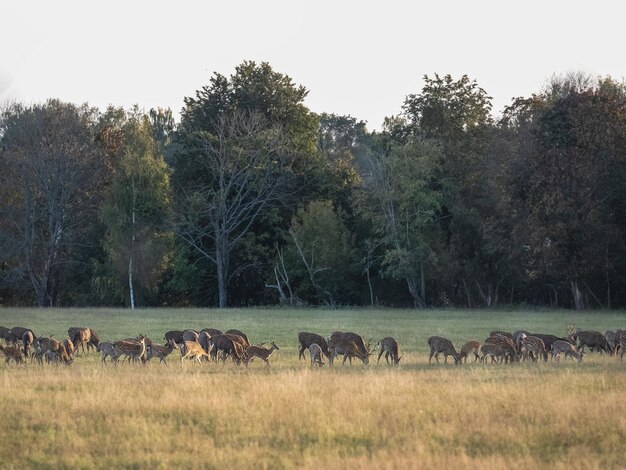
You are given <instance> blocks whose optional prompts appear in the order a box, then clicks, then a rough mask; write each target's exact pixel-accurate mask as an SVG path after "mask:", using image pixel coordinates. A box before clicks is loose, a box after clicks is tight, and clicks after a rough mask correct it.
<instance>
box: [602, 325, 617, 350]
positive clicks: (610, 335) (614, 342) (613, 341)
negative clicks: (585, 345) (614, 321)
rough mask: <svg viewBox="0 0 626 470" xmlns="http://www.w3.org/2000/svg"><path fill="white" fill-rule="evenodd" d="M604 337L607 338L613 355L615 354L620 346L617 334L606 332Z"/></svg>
mask: <svg viewBox="0 0 626 470" xmlns="http://www.w3.org/2000/svg"><path fill="white" fill-rule="evenodd" d="M604 337H605V338H606V342H607V343H608V344H609V348H610V349H611V354H615V353H616V350H617V347H618V346H619V341H617V333H616V332H615V331H612V330H606V331H605V332H604Z"/></svg>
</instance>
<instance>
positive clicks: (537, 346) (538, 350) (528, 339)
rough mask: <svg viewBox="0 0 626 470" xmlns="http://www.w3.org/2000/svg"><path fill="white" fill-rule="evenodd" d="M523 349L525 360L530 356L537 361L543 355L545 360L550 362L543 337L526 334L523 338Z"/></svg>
mask: <svg viewBox="0 0 626 470" xmlns="http://www.w3.org/2000/svg"><path fill="white" fill-rule="evenodd" d="M521 351H522V354H523V356H522V357H523V358H524V360H526V359H528V358H529V357H530V358H531V359H532V360H533V362H536V361H537V359H538V358H539V357H543V362H548V352H547V351H546V345H545V344H544V342H543V340H542V339H541V338H537V337H536V336H525V337H524V338H523V339H522V349H521Z"/></svg>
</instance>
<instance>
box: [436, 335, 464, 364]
mask: <svg viewBox="0 0 626 470" xmlns="http://www.w3.org/2000/svg"><path fill="white" fill-rule="evenodd" d="M428 346H430V355H429V356H428V363H429V364H430V361H431V360H432V358H433V354H434V355H435V360H436V361H437V363H439V353H443V355H444V357H445V361H444V362H445V363H446V364H447V363H448V356H452V357H453V358H454V363H455V364H460V363H461V356H460V355H459V353H458V352H456V349H454V346H453V345H452V342H451V341H450V340H449V339H447V338H443V337H441V336H431V337H430V338H428Z"/></svg>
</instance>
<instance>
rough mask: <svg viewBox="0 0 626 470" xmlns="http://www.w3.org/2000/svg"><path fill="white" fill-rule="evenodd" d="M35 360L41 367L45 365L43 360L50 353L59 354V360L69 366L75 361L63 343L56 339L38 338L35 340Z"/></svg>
mask: <svg viewBox="0 0 626 470" xmlns="http://www.w3.org/2000/svg"><path fill="white" fill-rule="evenodd" d="M34 344H35V351H36V354H35V358H36V359H37V362H38V363H39V364H40V365H43V358H44V356H45V355H46V353H47V352H48V351H52V352H53V353H56V354H58V356H59V359H60V360H61V361H63V363H64V364H65V365H67V366H69V365H70V364H71V363H72V362H73V360H72V358H71V357H70V356H69V354H68V353H67V349H66V348H65V345H64V344H63V343H62V342H61V341H57V340H56V339H54V338H37V339H35V343H34Z"/></svg>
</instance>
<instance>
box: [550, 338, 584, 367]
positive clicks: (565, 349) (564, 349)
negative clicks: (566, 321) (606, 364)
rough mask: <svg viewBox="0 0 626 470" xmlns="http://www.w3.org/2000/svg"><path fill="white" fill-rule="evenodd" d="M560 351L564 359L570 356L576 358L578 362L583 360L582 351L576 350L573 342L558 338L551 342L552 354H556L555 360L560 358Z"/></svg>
mask: <svg viewBox="0 0 626 470" xmlns="http://www.w3.org/2000/svg"><path fill="white" fill-rule="evenodd" d="M561 353H563V354H565V359H566V360H567V356H571V357H572V359H574V358H576V359H577V360H578V362H581V361H582V360H583V355H584V353H582V352H578V351H577V350H576V348H575V347H574V345H573V344H571V343H568V342H567V341H563V340H560V339H558V340H556V341H555V342H554V343H552V356H556V360H557V362H559V360H560V357H561Z"/></svg>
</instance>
